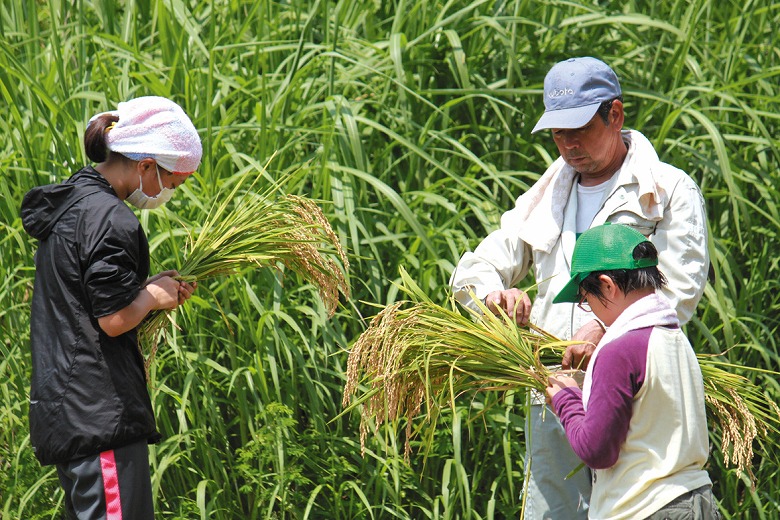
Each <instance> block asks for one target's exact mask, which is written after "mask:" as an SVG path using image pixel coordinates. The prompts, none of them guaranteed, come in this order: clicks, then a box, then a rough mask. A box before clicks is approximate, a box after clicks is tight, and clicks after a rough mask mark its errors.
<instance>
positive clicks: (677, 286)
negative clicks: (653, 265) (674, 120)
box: [450, 57, 709, 520]
mask: <svg viewBox="0 0 780 520" xmlns="http://www.w3.org/2000/svg"><path fill="white" fill-rule="evenodd" d="M544 106H545V112H544V114H543V115H542V117H541V118H540V119H539V121H538V122H537V124H536V126H535V127H534V129H533V130H532V133H535V132H538V131H540V130H550V133H551V135H552V138H553V141H554V142H555V144H556V146H557V148H558V151H559V153H560V157H559V158H558V159H557V160H556V161H555V162H553V163H552V165H550V166H549V168H548V169H547V171H546V172H545V173H544V175H542V177H541V178H540V179H539V180H538V181H537V182H536V183H535V184H534V185H533V186H532V187H531V188H530V189H529V190H528V191H527V192H526V193H524V194H523V195H521V196H520V197H519V198H518V199H517V202H516V204H515V207H514V208H513V209H511V210H509V211H507V212H506V213H504V215H503V216H502V217H501V226H500V228H499V229H497V230H495V231H493V232H492V233H490V235H488V236H487V237H486V238H485V239H484V240H483V241H482V242H481V243H480V244H479V245H478V246H477V248H476V249H475V250H474V251H473V252H467V253H465V254H464V255H463V256H462V257H461V259H460V261H459V262H458V265H457V267H456V269H455V272H454V273H453V275H452V278H451V279H450V284H451V285H452V288H453V291H454V294H455V297H456V298H457V299H458V300H459V301H460V302H461V303H462V304H464V305H466V306H468V307H471V308H473V309H477V306H476V305H475V303H474V302H473V301H472V299H471V295H472V294H473V295H475V296H476V297H477V298H479V299H481V300H483V301H484V303H485V305H486V306H487V308H488V309H490V310H491V311H493V312H496V313H498V312H499V309H501V310H503V311H504V312H506V313H508V314H509V315H510V316H513V317H514V318H515V321H516V322H517V323H518V324H520V325H525V324H527V323H528V322H529V321H530V322H532V323H534V324H535V325H537V326H539V327H541V328H543V329H545V330H547V331H549V332H551V333H552V334H555V335H556V336H558V337H560V338H563V339H574V340H579V341H581V342H582V343H578V344H577V345H574V346H572V347H569V349H568V350H567V351H566V354H564V357H563V359H562V362H561V364H562V366H563V368H565V369H569V368H580V369H585V367H587V363H588V360H589V358H590V355H591V354H592V352H593V350H594V348H595V345H596V344H598V342H599V340H600V339H601V337H602V336H603V334H604V330H605V327H604V325H603V324H602V323H601V322H600V321H599V320H598V319H596V317H595V316H594V315H593V314H592V313H591V312H589V311H586V310H583V309H581V308H579V307H578V306H577V305H576V304H567V305H563V304H562V305H553V299H554V298H555V296H556V295H557V294H558V293H559V292H560V291H561V290H562V289H563V287H564V285H565V284H566V282H567V281H568V278H569V277H568V276H567V274H568V273H570V271H569V270H570V266H571V259H572V253H573V251H574V244H575V242H576V240H577V237H578V236H579V235H580V234H582V233H583V232H584V231H586V230H588V229H589V228H591V227H594V226H598V225H601V224H604V223H605V222H613V223H621V224H625V225H627V226H630V227H632V228H633V229H635V230H637V231H639V232H640V233H642V234H643V235H644V236H646V237H648V239H649V240H650V241H651V242H652V243H653V244H654V245H655V247H656V248H657V250H658V254H659V267H660V269H661V270H662V271H663V272H664V274H665V275H666V277H667V280H668V285H667V286H666V287H665V288H664V289H663V292H664V294H665V296H666V297H667V298H668V299H669V300H670V301H671V304H672V307H673V308H674V309H675V311H676V312H677V316H678V318H679V320H680V322H681V323H682V324H684V323H686V322H687V321H688V320H689V319H690V318H691V316H692V315H693V312H694V310H695V308H696V305H697V304H698V302H699V299H700V298H701V296H702V293H703V292H704V285H705V283H706V279H707V271H708V268H709V256H708V252H707V224H706V215H705V210H704V201H703V198H702V195H701V191H700V190H699V188H698V186H697V185H696V183H695V182H694V181H693V180H692V179H691V178H690V177H689V176H688V175H687V174H686V173H685V172H683V171H682V170H680V169H678V168H675V167H673V166H671V165H669V164H666V163H664V162H661V161H660V160H659V158H658V154H657V153H656V151H655V149H654V148H653V146H652V144H651V143H650V142H649V141H648V140H647V138H646V137H645V136H644V135H642V134H641V133H640V132H638V131H636V130H623V123H624V113H623V93H622V90H621V87H620V82H619V81H618V78H617V75H616V74H615V72H614V71H613V70H612V69H611V68H610V67H609V66H608V65H606V64H605V63H604V62H602V61H600V60H598V59H595V58H592V57H582V58H572V59H569V60H565V61H562V62H560V63H557V64H556V65H555V66H553V67H552V69H550V71H549V72H548V74H547V76H546V77H545V80H544ZM531 269H533V274H534V277H535V279H536V290H537V294H536V297H535V299H534V302H533V305H532V304H531V300H530V298H529V296H528V295H527V294H526V292H525V291H523V290H522V289H520V288H518V287H516V285H517V284H518V283H520V282H521V281H522V280H523V279H524V278H525V277H526V274H528V272H529V271H530V270H531ZM556 275H557V276H556ZM531 404H532V406H531V407H530V411H529V416H528V424H527V427H526V432H525V433H526V449H527V461H526V471H529V472H530V478H529V483H528V486H527V489H526V490H525V493H526V495H527V496H526V509H525V518H527V519H530V520H536V519H554V520H555V519H562V520H572V519H577V518H587V514H588V503H589V500H590V489H591V475H590V472H589V471H588V470H587V469H585V470H582V471H579V472H577V473H576V474H575V475H574V476H572V477H569V478H566V477H567V475H568V474H569V473H571V471H572V470H573V469H575V468H576V467H577V466H578V465H579V464H580V460H579V458H578V457H577V456H576V455H575V454H574V452H573V451H572V450H571V447H570V446H569V444H568V442H567V440H566V436H565V432H564V431H563V428H562V426H561V424H560V421H559V420H558V419H557V417H556V416H555V415H554V414H553V413H552V412H551V411H550V410H549V409H547V410H545V403H544V396H542V395H534V396H532V397H531Z"/></svg>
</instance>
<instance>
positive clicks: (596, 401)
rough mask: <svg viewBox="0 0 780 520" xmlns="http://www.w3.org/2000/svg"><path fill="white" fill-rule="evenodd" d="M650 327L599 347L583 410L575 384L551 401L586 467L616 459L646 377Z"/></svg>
mask: <svg viewBox="0 0 780 520" xmlns="http://www.w3.org/2000/svg"><path fill="white" fill-rule="evenodd" d="M652 330H653V328H652V327H645V328H642V329H637V330H633V331H630V332H627V333H626V334H624V335H622V336H620V337H619V338H616V339H615V340H614V341H612V342H610V343H609V344H607V345H604V347H603V348H602V350H601V352H600V353H599V355H598V357H597V358H596V360H595V361H594V364H593V367H592V370H593V384H592V386H591V392H590V398H589V399H588V409H587V412H586V411H585V409H584V406H583V403H582V390H580V389H579V388H567V389H564V390H562V391H560V392H558V393H557V394H556V395H555V397H554V398H553V400H552V404H553V406H554V407H555V410H556V413H557V414H558V416H559V417H560V419H561V423H562V424H563V427H564V429H565V430H566V436H567V437H568V439H569V443H570V444H571V446H572V449H573V450H574V452H575V453H576V454H577V456H579V457H580V458H581V459H582V461H583V462H585V464H587V465H588V467H590V468H593V469H606V468H609V467H612V466H613V465H614V464H615V462H617V459H618V454H619V453H620V447H621V446H622V445H623V443H624V442H625V440H626V437H627V435H628V427H629V424H630V422H631V410H632V407H633V401H634V396H635V395H636V394H637V392H639V390H640V389H641V388H642V384H643V383H644V381H645V373H646V369H647V349H648V345H649V339H650V334H651V332H652Z"/></svg>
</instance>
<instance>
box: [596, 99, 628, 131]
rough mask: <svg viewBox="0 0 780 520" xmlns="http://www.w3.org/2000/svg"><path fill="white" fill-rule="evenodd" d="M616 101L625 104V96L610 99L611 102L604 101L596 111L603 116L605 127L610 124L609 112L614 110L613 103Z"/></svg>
mask: <svg viewBox="0 0 780 520" xmlns="http://www.w3.org/2000/svg"><path fill="white" fill-rule="evenodd" d="M615 100H617V101H620V102H621V103H622V102H623V96H622V95H621V96H618V97H616V98H613V99H610V100H609V101H602V102H601V105H599V108H598V110H596V113H597V114H598V115H599V116H601V120H602V121H604V124H605V125H608V124H609V111H610V110H612V103H614V102H615Z"/></svg>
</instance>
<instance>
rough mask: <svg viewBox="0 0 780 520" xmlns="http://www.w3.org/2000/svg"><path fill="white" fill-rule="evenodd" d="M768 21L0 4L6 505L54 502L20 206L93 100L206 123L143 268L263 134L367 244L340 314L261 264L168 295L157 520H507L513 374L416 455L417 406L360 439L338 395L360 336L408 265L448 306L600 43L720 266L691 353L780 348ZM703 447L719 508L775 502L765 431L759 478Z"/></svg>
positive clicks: (179, 237) (359, 248)
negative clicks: (553, 112) (466, 259)
mask: <svg viewBox="0 0 780 520" xmlns="http://www.w3.org/2000/svg"><path fill="white" fill-rule="evenodd" d="M778 26H780V5H778V4H776V3H774V2H771V1H769V0H756V1H752V0H743V1H739V2H736V1H732V0H722V1H718V2H715V1H713V0H686V1H682V0H669V1H655V2H639V1H631V0H621V1H601V2H596V1H591V2H587V1H578V0H572V1H563V0H561V1H558V0H544V1H527V0H476V1H471V2H469V1H459V0H450V1H435V0H408V1H407V0H388V1H384V2H380V1H366V0H364V1H360V0H357V1H356V0H345V1H329V0H320V1H315V2H306V1H301V0H287V1H277V2H273V1H268V0H257V1H249V0H210V1H205V0H203V1H196V0H126V1H118V0H94V1H90V0H75V1H73V2H68V1H60V0H34V1H24V0H10V1H7V2H3V3H2V5H1V6H0V32H1V33H2V39H1V40H0V111H1V112H0V114H2V117H0V135H2V136H3V139H2V141H0V169H2V182H0V262H2V263H1V264H0V266H1V267H0V274H2V276H1V277H0V393H1V394H2V398H0V515H1V516H2V517H3V518H8V519H12V518H13V519H16V518H25V519H27V518H56V517H57V516H58V514H59V513H58V512H59V510H60V508H61V505H62V501H63V496H62V493H61V491H60V490H59V488H58V484H57V479H56V474H55V472H54V470H53V469H52V468H50V467H44V468H42V467H41V466H40V465H39V464H38V463H37V461H35V459H34V457H33V455H32V450H31V448H30V444H29V431H28V426H27V409H28V402H27V399H28V387H29V367H30V353H29V330H28V329H29V302H30V293H31V288H32V279H33V269H32V265H33V262H32V256H33V254H34V251H35V243H34V242H33V241H32V240H30V239H29V237H27V235H26V234H25V233H24V232H23V230H22V227H21V223H20V219H19V205H20V203H21V199H22V196H23V195H24V193H25V192H26V191H27V190H29V189H30V188H32V187H33V186H36V185H40V184H45V183H52V182H59V181H61V180H63V179H65V178H66V177H67V176H68V175H69V174H70V173H71V172H73V171H75V170H76V169H77V168H79V167H80V166H82V165H83V164H85V162H86V157H85V155H84V152H83V148H82V144H81V143H82V141H81V139H82V135H83V131H84V128H85V125H86V122H87V120H88V119H89V118H90V117H91V116H92V115H93V114H95V113H96V112H99V111H103V110H110V109H113V108H114V107H115V106H116V103H117V102H119V101H122V100H124V99H127V98H130V97H134V96H139V95H161V96H167V97H170V98H172V99H174V100H175V101H177V102H178V103H180V104H181V105H182V106H183V107H184V109H185V111H186V112H187V113H188V114H190V116H191V117H192V119H193V121H194V123H195V126H196V127H197V128H198V129H199V131H200V132H201V135H202V138H203V143H204V161H203V165H202V167H201V169H200V171H199V172H198V173H197V174H196V175H194V177H193V178H192V179H191V180H190V181H188V182H187V184H186V185H185V187H184V188H183V189H182V190H177V191H181V193H179V194H178V195H177V198H176V199H175V200H174V201H172V202H171V203H170V204H169V205H168V207H167V209H165V210H163V211H158V212H146V213H143V214H142V215H141V219H142V222H143V223H144V225H145V228H146V229H147V231H148V234H149V237H150V241H151V246H152V256H153V263H154V264H155V267H157V268H158V269H165V268H175V267H176V266H177V265H179V263H180V262H181V255H182V248H183V244H184V242H185V234H186V233H185V231H184V230H185V229H194V228H196V227H197V225H198V222H199V221H201V220H202V219H203V217H204V215H205V212H206V211H207V210H208V208H209V207H210V206H211V205H212V204H213V203H214V202H215V201H218V200H220V197H221V196H222V195H224V194H225V193H226V192H228V191H229V189H230V186H231V180H232V179H234V178H235V177H236V176H237V175H239V174H240V173H241V172H245V171H247V169H259V167H260V165H263V164H265V162H266V161H267V160H268V159H269V158H270V157H271V155H272V154H273V153H274V152H276V153H277V155H276V157H275V158H274V159H273V162H272V163H271V165H270V170H271V171H272V172H273V173H275V174H277V175H280V174H282V173H284V172H290V171H296V172H297V173H296V175H295V176H294V181H293V182H291V183H290V184H289V185H288V186H287V190H288V191H290V192H293V193H298V194H301V195H305V196H309V197H312V198H315V199H318V200H320V201H322V206H323V208H324V209H325V211H326V213H327V215H328V218H329V219H330V220H331V222H332V223H333V226H334V228H335V229H336V230H337V233H338V235H339V237H340V239H341V241H342V243H343V245H344V246H345V247H346V248H348V250H349V251H350V254H351V262H352V271H351V277H350V281H351V284H352V287H353V298H352V299H351V300H350V301H344V302H343V307H342V308H341V309H340V311H339V312H338V313H337V315H336V316H335V317H334V318H332V319H327V318H326V313H325V312H324V309H323V308H322V305H321V303H320V302H319V300H318V299H317V296H316V291H314V290H313V289H312V287H309V286H302V285H301V284H300V283H298V281H297V280H295V278H293V277H291V276H287V277H283V276H282V275H281V274H280V273H274V272H270V271H269V272H265V271H263V272H252V273H247V274H246V275H245V276H238V277H233V278H230V279H220V280H216V281H214V282H212V283H210V284H208V286H206V287H202V288H201V289H200V290H199V291H198V293H197V294H198V297H197V298H195V299H193V300H192V301H191V302H190V305H188V306H187V308H186V309H185V310H183V311H181V312H180V313H178V314H177V322H178V325H179V327H180V329H176V330H174V331H173V333H172V336H171V338H170V341H169V343H168V344H166V345H165V346H163V347H162V348H161V349H160V351H159V353H158V354H157V358H156V360H155V363H154V366H153V371H152V383H151V386H150V392H151V395H152V399H153V403H154V407H155V410H156V413H157V417H158V422H159V428H160V429H161V431H162V432H163V434H164V440H163V442H162V443H161V444H159V445H157V446H155V447H153V449H152V464H153V483H154V491H155V500H156V507H157V511H158V516H159V518H216V519H233V518H289V519H297V518H335V519H342V518H415V519H416V518H448V519H449V518H452V519H455V518H463V519H466V518H469V519H488V518H512V517H514V518H517V517H519V514H520V510H521V508H522V501H521V498H520V493H521V489H522V482H523V477H524V474H523V460H524V447H523V443H522V438H523V436H522V430H523V407H522V401H523V399H522V397H521V396H513V395H509V396H480V397H478V398H475V399H472V400H465V401H464V402H461V403H459V407H458V408H457V409H456V410H455V411H454V412H453V413H451V414H449V415H448V416H446V417H443V418H442V422H440V425H439V429H438V430H437V432H436V435H435V437H434V443H433V450H432V452H431V453H430V454H429V457H428V459H427V460H426V461H425V462H424V463H423V460H422V457H421V456H415V457H413V458H412V460H411V461H410V462H409V463H408V464H407V463H405V462H404V461H403V456H402V453H401V452H402V449H403V448H402V446H403V437H402V434H401V431H402V428H403V425H399V427H398V430H392V429H388V430H384V429H383V430H381V431H379V432H377V436H376V437H375V438H372V439H371V440H370V444H369V446H368V451H367V453H366V456H365V457H361V456H360V450H359V445H358V432H357V424H358V418H357V417H356V416H345V417H340V418H338V419H335V418H336V417H337V416H338V415H339V413H340V411H341V408H340V402H341V390H342V388H343V384H344V368H345V366H344V365H345V361H346V356H347V350H348V349H349V346H350V344H351V343H352V342H353V341H354V340H355V339H356V338H357V336H358V335H359V334H360V333H361V332H362V331H363V330H364V328H365V326H366V321H365V320H366V319H367V318H369V317H370V316H372V315H373V314H374V313H375V312H376V307H374V306H373V305H372V304H380V305H384V304H387V303H390V302H393V301H394V300H395V299H396V298H397V297H398V294H397V291H396V289H395V288H394V286H393V284H392V282H393V281H394V280H396V279H397V277H398V272H399V267H400V266H403V267H404V268H405V269H407V270H408V271H409V273H410V274H411V275H412V277H413V278H414V279H415V280H416V281H417V282H418V283H419V284H420V285H421V287H423V289H424V290H426V291H427V292H428V293H429V294H430V295H431V296H432V297H433V298H434V299H439V300H441V301H445V300H446V298H447V295H448V292H447V280H448V277H449V273H450V272H451V270H452V269H453V266H454V262H456V261H457V259H458V258H459V257H460V255H461V254H462V252H463V251H465V250H468V249H470V248H473V247H475V246H476V244H477V243H478V241H479V239H480V238H481V237H483V236H484V235H486V234H487V233H488V232H489V231H490V230H492V229H494V228H495V227H496V225H497V223H498V219H499V216H500V214H501V212H502V211H504V210H505V209H507V208H509V207H511V206H512V204H513V203H514V200H515V198H516V197H517V196H518V195H520V194H521V193H522V192H523V191H524V190H525V189H526V188H527V187H528V186H529V185H530V184H532V183H533V182H534V180H535V179H537V178H538V176H539V175H540V174H541V173H542V172H543V171H544V169H545V168H546V166H547V165H548V164H549V163H550V162H551V160H552V159H553V158H554V157H555V148H554V146H553V143H552V142H551V139H550V138H549V136H547V135H544V134H540V135H534V136H531V135H530V129H531V127H532V125H533V123H534V122H535V121H536V119H537V117H538V116H539V115H540V113H541V111H542V109H543V107H542V101H541V85H542V81H543V78H544V75H545V73H546V71H547V70H548V69H549V67H550V66H551V65H552V64H553V63H554V62H556V61H559V60H561V59H564V58H567V57H571V56H577V55H595V56H597V57H599V58H601V59H603V60H605V61H606V62H608V63H609V64H610V65H612V66H613V68H614V69H615V70H616V71H617V73H618V75H619V76H620V78H621V81H622V84H623V88H624V93H625V98H626V114H627V118H626V126H628V127H631V128H636V129H639V130H641V131H643V132H644V133H645V134H646V135H647V136H648V137H649V138H650V139H651V140H652V142H653V143H654V144H655V146H656V148H657V149H658V151H659V154H660V155H661V157H662V159H664V160H666V161H667V162H670V163H672V164H675V165H677V166H679V167H680V168H682V169H684V170H686V171H687V172H688V173H690V174H691V175H692V176H693V178H694V179H695V180H696V181H697V182H698V183H699V184H700V186H701V187H702V189H703V192H704V194H705V198H706V203H707V211H708V218H709V225H710V230H711V233H712V242H711V253H712V258H713V268H714V274H715V279H714V282H712V283H711V284H709V286H708V287H707V290H706V293H705V297H704V299H703V300H702V303H701V304H700V306H699V309H698V315H697V317H696V318H695V319H694V320H693V321H692V322H691V323H690V324H689V325H688V327H687V332H688V334H689V336H690V337H691V340H692V342H693V344H694V345H695V347H696V349H697V350H698V351H699V352H713V353H717V352H726V357H727V358H729V359H731V360H732V361H734V362H737V363H741V364H746V365H751V366H761V367H767V368H770V369H772V370H778V369H780V363H778V344H777V341H778V339H777V338H778V329H779V328H780V287H778V280H779V279H780V264H779V262H780V260H778V251H780V236H778V233H779V232H780V211H779V208H778V201H780V193H778V186H780V173H778V145H779V142H778V138H777V135H778V134H779V131H780V128H779V127H780V115H778V114H780V90H779V89H778V79H780V49H778V47H777V46H776V41H777V37H776V30H777V27H778ZM260 188H262V186H260ZM223 313H224V316H225V317H226V319H225V318H223ZM758 383H759V384H760V385H761V386H762V388H764V389H765V392H766V396H767V399H769V400H773V401H778V395H780V388H779V387H778V382H777V381H775V380H772V379H769V378H767V379H766V380H760V381H758ZM496 399H497V400H498V401H499V406H494V407H492V408H490V409H489V410H488V411H487V413H484V414H483V413H480V412H481V411H483V409H484V408H485V406H486V403H487V402H488V401H490V402H492V401H493V400H496ZM712 444H713V456H712V457H711V459H710V465H709V467H708V469H709V471H710V473H711V476H712V478H713V479H714V482H715V492H716V495H717V496H718V498H719V500H720V505H721V509H722V511H723V514H724V517H725V518H745V519H747V518H780V502H779V501H778V500H779V499H778V496H780V475H778V457H777V450H776V447H775V446H764V447H761V446H756V450H757V454H756V457H755V460H754V472H755V473H756V475H757V477H758V486H757V488H756V489H755V490H751V488H750V487H749V486H748V485H747V483H746V481H745V479H744V477H741V476H740V475H738V474H736V472H735V471H734V470H733V469H731V468H726V467H724V466H723V463H722V457H721V455H720V453H719V451H718V448H719V445H720V437H719V433H718V432H717V431H716V432H713V434H712Z"/></svg>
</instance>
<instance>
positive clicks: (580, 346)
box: [561, 320, 604, 370]
mask: <svg viewBox="0 0 780 520" xmlns="http://www.w3.org/2000/svg"><path fill="white" fill-rule="evenodd" d="M603 336H604V328H603V327H602V326H601V323H599V322H598V321H597V320H591V321H589V322H588V323H586V324H585V325H583V326H582V327H581V328H580V330H578V331H577V332H576V333H575V334H574V336H573V337H572V338H571V339H572V341H581V342H582V343H575V344H574V345H569V346H568V347H566V352H564V354H563V359H562V360H561V368H563V369H564V370H570V369H574V368H576V369H580V370H585V369H586V368H588V363H589V362H590V357H591V356H592V355H593V351H594V350H596V345H598V343H599V341H601V338H602V337H603Z"/></svg>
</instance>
